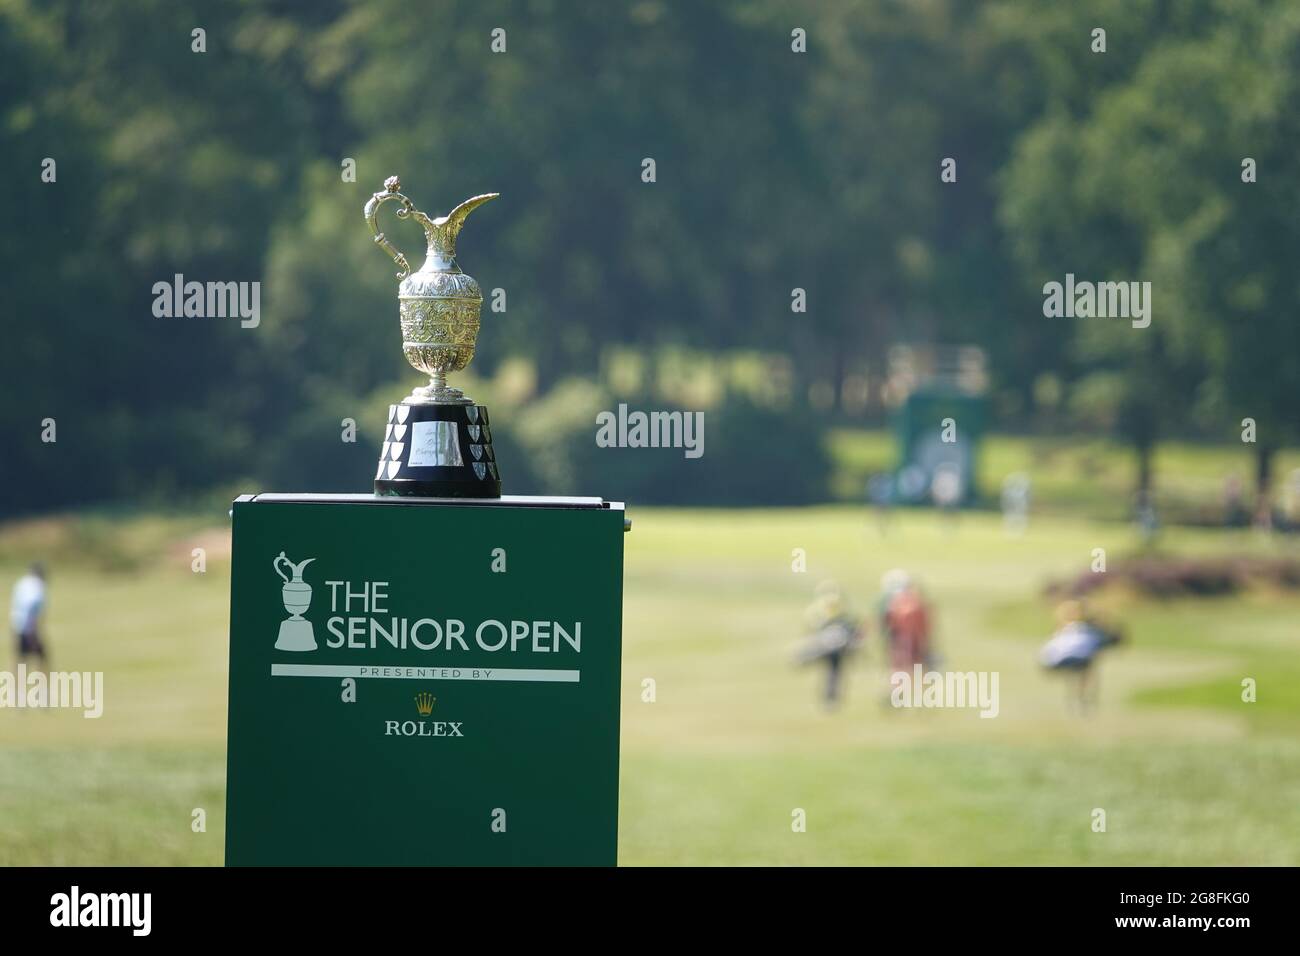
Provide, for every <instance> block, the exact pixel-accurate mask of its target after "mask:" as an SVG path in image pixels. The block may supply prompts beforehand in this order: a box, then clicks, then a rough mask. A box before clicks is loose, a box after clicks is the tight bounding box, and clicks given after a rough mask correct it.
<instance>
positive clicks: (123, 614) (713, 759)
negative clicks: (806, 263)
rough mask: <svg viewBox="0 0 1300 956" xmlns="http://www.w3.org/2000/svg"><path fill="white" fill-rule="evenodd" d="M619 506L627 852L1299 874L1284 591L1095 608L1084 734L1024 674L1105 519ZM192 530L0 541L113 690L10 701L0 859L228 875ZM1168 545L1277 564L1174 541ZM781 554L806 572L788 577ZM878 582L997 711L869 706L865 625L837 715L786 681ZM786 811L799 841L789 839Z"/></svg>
mask: <svg viewBox="0 0 1300 956" xmlns="http://www.w3.org/2000/svg"><path fill="white" fill-rule="evenodd" d="M631 516H632V518H633V521H634V530H633V532H632V534H631V535H629V536H628V537H627V539H626V545H627V562H626V567H627V573H626V593H625V602H624V621H625V623H624V637H625V651H624V671H623V673H624V687H625V694H624V697H623V760H622V808H621V824H620V830H621V835H620V861H621V862H622V863H623V864H625V865H626V864H631V865H637V864H679V863H680V864H690V863H695V864H713V863H742V864H743V863H778V864H785V863H792V864H812V863H817V864H832V863H840V864H885V863H902V864H943V863H951V864H962V863H992V864H1009V863H1031V864H1038V863H1060V864H1066V863H1082V864H1104V863H1115V864H1191V863H1206V864H1258V863H1269V864H1292V865H1294V864H1296V863H1300V733H1298V731H1300V663H1297V656H1296V648H1297V644H1298V643H1300V638H1298V635H1297V625H1296V621H1297V620H1300V615H1298V612H1300V597H1297V596H1295V595H1287V594H1276V593H1269V592H1251V593H1249V594H1246V595H1242V596H1240V597H1236V598H1231V599H1216V600H1199V601H1190V600H1186V601H1176V602H1161V603H1157V602H1151V601H1142V600H1137V599H1135V598H1133V597H1131V596H1127V597H1126V596H1124V595H1108V596H1107V598H1106V601H1107V603H1108V604H1110V605H1111V610H1113V611H1114V612H1116V613H1117V614H1122V616H1123V619H1124V621H1125V622H1126V623H1127V625H1128V627H1129V631H1130V638H1131V640H1130V643H1129V645H1128V646H1127V647H1124V648H1122V649H1120V650H1117V651H1116V652H1114V653H1113V654H1112V655H1111V656H1110V657H1109V658H1106V659H1104V661H1103V664H1102V674H1101V676H1102V701H1101V706H1100V709H1099V712H1098V713H1096V714H1095V715H1093V716H1092V717H1091V718H1089V719H1078V718H1071V717H1069V716H1068V715H1067V714H1066V712H1065V708H1064V695H1063V690H1062V687H1061V686H1060V684H1059V682H1058V681H1056V680H1053V679H1050V678H1048V677H1047V676H1044V675H1043V674H1041V673H1040V672H1039V670H1038V668H1037V667H1036V665H1035V663H1034V655H1035V653H1036V651H1037V648H1038V646H1039V645H1040V644H1041V642H1042V640H1043V639H1044V636H1045V634H1046V633H1047V632H1048V630H1049V629H1050V627H1051V605H1050V603H1049V602H1047V601H1045V600H1043V599H1042V598H1041V597H1039V594H1040V591H1041V586H1042V583H1043V581H1044V580H1045V579H1046V578H1048V577H1051V576H1055V575H1062V574H1066V573H1072V572H1077V571H1079V570H1082V569H1084V568H1086V567H1087V565H1088V562H1089V561H1090V559H1091V552H1092V549H1093V548H1097V547H1104V548H1106V549H1107V551H1108V554H1109V556H1110V559H1111V560H1112V561H1113V560H1114V559H1115V557H1116V556H1118V555H1120V554H1122V553H1123V552H1124V551H1126V550H1127V549H1128V548H1130V547H1131V546H1132V545H1133V540H1132V536H1131V533H1130V532H1129V530H1128V529H1127V528H1126V527H1124V526H1122V525H1103V524H1096V523H1088V522H1084V521H1076V520H1070V519H1055V518H1054V519H1050V520H1049V519H1043V520H1039V521H1037V522H1035V523H1034V524H1033V525H1032V526H1031V528H1030V530H1029V533H1028V534H1027V535H1025V536H1023V537H1020V538H1008V537H1005V536H1004V535H1003V533H1002V530H1001V526H1000V524H999V522H998V520H997V519H996V518H995V517H992V516H987V515H963V516H962V517H961V518H960V519H959V520H958V522H957V523H956V525H955V526H952V527H946V526H944V525H942V524H941V523H940V522H939V521H938V520H937V518H936V517H935V516H934V515H932V514H929V513H916V514H908V515H903V516H901V517H900V518H898V519H897V520H896V521H895V523H894V524H893V526H892V528H891V529H890V530H889V531H888V533H886V534H883V535H882V534H881V532H880V531H879V530H878V529H877V527H876V526H875V524H874V523H873V522H871V521H869V520H868V519H867V518H866V517H865V516H864V515H863V514H862V513H861V512H860V511H859V510H856V509H852V508H847V507H845V508H817V509H805V510H783V511H732V512H724V511H692V512H685V511H665V510H650V509H633V510H632V511H631ZM204 524H205V523H204V522H202V521H195V520H191V519H167V520H164V519H160V518H150V519H134V520H129V521H126V520H123V521H118V520H110V519H99V520H92V519H73V520H68V521H58V522H55V521H46V522H40V523H34V524H24V525H15V526H11V527H10V528H8V529H6V530H5V531H4V532H3V533H0V582H3V583H4V585H5V586H6V587H8V586H9V585H11V583H12V580H13V578H14V576H15V575H16V574H17V573H18V571H19V570H20V569H21V561H22V560H23V559H24V558H25V557H26V556H27V555H29V554H32V553H34V552H36V551H39V552H40V553H41V554H42V555H45V556H47V557H48V558H49V560H50V562H51V565H52V567H53V572H54V575H53V577H52V580H51V612H50V618H49V622H48V623H49V628H48V629H49V633H50V638H51V644H52V649H53V652H54V655H55V666H56V667H61V668H65V669H78V670H103V671H105V673H106V677H105V680H106V689H105V697H106V705H105V714H104V716H103V717H102V718H101V719H99V720H86V719H83V718H82V717H81V716H80V715H79V714H76V713H71V712H31V711H14V710H0V864H3V865H12V864H37V863H53V864H72V863H82V864H130V863H139V864H174V863H195V864H218V863H220V862H221V859H222V841H223V833H222V830H223V808H222V805H223V799H224V794H223V787H224V759H225V757H224V737H225V692H226V668H225V658H226V642H227V634H226V626H227V614H228V608H227V602H228V594H229V576H228V572H229V564H228V542H227V541H226V539H225V536H224V533H222V532H214V531H212V530H210V529H209V530H205V528H204ZM1162 544H1163V546H1164V547H1166V548H1168V549H1170V550H1175V551H1179V552H1186V553H1192V552H1203V553H1240V552H1273V551H1276V550H1280V549H1282V548H1284V547H1286V545H1284V544H1283V543H1281V542H1268V541H1264V540H1260V539H1257V538H1255V537H1253V536H1252V535H1251V534H1249V533H1245V532H1242V533H1235V532H1208V531H1197V532H1182V531H1176V530H1175V531H1169V532H1167V533H1166V534H1165V535H1164V538H1163V542H1162ZM196 546H202V547H205V548H206V549H207V554H208V564H207V571H206V573H204V574H195V573H193V572H192V571H191V570H190V561H191V549H192V548H193V547H196ZM796 548H798V549H803V551H804V552H805V553H806V555H807V567H808V570H807V573H794V572H792V570H791V562H792V552H793V550H794V549H796ZM894 566H901V567H906V568H908V569H910V570H913V571H915V572H917V573H918V574H920V575H921V576H922V578H923V580H924V582H925V584H926V586H927V588H928V590H929V592H930V594H931V596H932V598H933V599H934V601H935V603H936V605H937V612H938V638H939V641H940V643H941V651H942V654H943V658H944V667H945V668H947V669H954V670H963V671H965V670H988V671H997V672H998V673H999V675H1000V698H1001V699H1000V712H999V714H998V716H997V717H996V718H994V719H980V718H979V717H978V716H977V714H976V713H975V712H974V711H934V710H931V711H897V710H892V709H888V708H886V707H883V706H882V701H883V700H884V697H885V676H884V674H883V672H882V669H881V659H880V654H879V645H878V644H877V643H876V640H875V638H876V635H875V634H874V633H873V634H872V637H871V640H870V646H869V649H868V651H867V653H866V654H865V655H860V656H859V657H858V658H856V659H855V660H854V662H853V664H852V667H851V675H850V686H849V697H848V702H847V705H846V706H845V707H844V708H843V709H842V710H841V711H840V712H837V713H834V714H827V713H825V712H823V711H822V710H821V709H820V708H819V707H818V706H817V702H816V690H817V684H818V681H819V679H820V674H819V673H818V672H815V671H813V670H800V669H796V668H794V667H793V666H792V665H791V652H792V650H793V648H794V646H795V644H796V643H797V640H798V636H799V627H800V619H801V612H802V609H803V607H804V605H805V604H806V603H807V601H808V599H809V597H810V595H811V593H812V590H813V588H814V586H815V585H816V583H817V582H818V581H819V580H821V579H823V578H826V577H834V578H836V579H837V580H839V581H841V582H842V583H843V584H844V585H845V586H846V588H847V590H848V591H849V593H850V595H851V596H852V598H853V601H854V603H855V606H856V607H857V609H858V610H860V611H866V610H868V609H869V608H870V606H871V604H872V602H873V600H874V591H875V586H876V584H877V582H878V581H879V578H880V575H881V573H882V572H883V571H885V570H886V569H887V568H889V567H894ZM4 666H5V667H8V666H9V664H8V663H6V664H5V665H4ZM1247 677H1250V678H1254V679H1255V680H1256V681H1257V684H1258V702H1256V703H1253V704H1247V703H1243V702H1242V701H1241V681H1242V679H1243V678H1247ZM646 678H651V679H653V680H654V682H655V685H654V687H655V700H654V702H652V703H651V702H644V701H643V700H642V696H643V690H642V688H643V681H644V680H645V679H646ZM195 808H202V809H204V810H205V811H206V813H207V830H206V832H204V833H195V832H193V830H192V829H191V814H192V811H193V810H194V809H195ZM796 808H799V809H802V810H804V811H805V813H806V816H807V832H804V833H795V832H792V829H791V819H792V812H793V811H794V810H795V809H796ZM1094 808H1101V809H1104V810H1105V811H1106V832H1105V833H1096V832H1093V829H1092V820H1093V817H1092V813H1093V810H1094Z"/></svg>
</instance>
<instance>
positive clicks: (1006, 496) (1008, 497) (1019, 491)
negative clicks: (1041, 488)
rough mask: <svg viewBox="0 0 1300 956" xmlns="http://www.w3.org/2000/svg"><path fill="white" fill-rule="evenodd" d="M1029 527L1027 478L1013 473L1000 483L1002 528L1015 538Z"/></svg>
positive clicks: (1022, 473) (1021, 474)
mask: <svg viewBox="0 0 1300 956" xmlns="http://www.w3.org/2000/svg"><path fill="white" fill-rule="evenodd" d="M1028 526H1029V476H1028V475H1026V474H1025V473H1024V472H1020V471H1017V472H1013V473H1012V474H1010V475H1007V477H1006V478H1005V479H1004V480H1003V482H1002V528H1003V530H1004V531H1006V533H1007V534H1011V535H1016V536H1017V537H1018V536H1020V535H1022V534H1024V533H1025V529H1026V528H1027V527H1028Z"/></svg>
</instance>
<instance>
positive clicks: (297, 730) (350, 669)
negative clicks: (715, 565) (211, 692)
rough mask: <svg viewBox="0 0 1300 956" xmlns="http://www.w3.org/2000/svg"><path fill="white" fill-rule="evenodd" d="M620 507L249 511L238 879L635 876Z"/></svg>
mask: <svg viewBox="0 0 1300 956" xmlns="http://www.w3.org/2000/svg"><path fill="white" fill-rule="evenodd" d="M623 531H624V518H623V508H622V505H621V504H610V503H607V502H603V501H600V500H599V499H593V498H570V499H556V498H502V499H500V500H492V501H474V502H451V501H447V500H436V499H402V498H376V497H372V496H370V495H256V496H246V497H242V498H240V499H239V500H238V501H236V502H235V506H234V557H233V568H232V575H231V612H230V718H229V738H228V753H227V782H226V803H227V811H226V816H227V821H226V862H227V864H231V865H247V864H288V865H322V864H324V865H328V864H348V865H429V864H439V865H496V864H597V865H613V864H614V863H615V862H616V854H617V834H618V739H619V738H618V735H619V665H620V655H621V643H622V629H621V625H622V586H623Z"/></svg>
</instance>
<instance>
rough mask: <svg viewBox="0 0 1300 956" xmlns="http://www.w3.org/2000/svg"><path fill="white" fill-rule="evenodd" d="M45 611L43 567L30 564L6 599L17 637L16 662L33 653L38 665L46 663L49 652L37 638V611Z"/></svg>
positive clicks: (39, 618) (45, 666) (11, 622)
mask: <svg viewBox="0 0 1300 956" xmlns="http://www.w3.org/2000/svg"><path fill="white" fill-rule="evenodd" d="M44 612H45V568H44V567H43V566H42V565H40V564H33V565H32V566H31V568H30V569H29V570H28V572H27V573H26V574H24V575H23V576H22V577H21V578H19V579H18V583H17V584H15V585H14V591H13V597H12V599H11V600H10V602H9V625H10V626H11V627H12V628H13V632H14V637H16V638H17V639H18V662H19V663H22V661H23V660H24V659H25V658H28V657H35V658H36V659H37V660H38V661H39V662H40V666H41V668H42V669H46V668H47V667H48V665H49V655H48V654H47V653H46V651H45V643H44V641H42V640H41V615H42V614H43V613H44Z"/></svg>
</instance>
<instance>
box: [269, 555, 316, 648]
mask: <svg viewBox="0 0 1300 956" xmlns="http://www.w3.org/2000/svg"><path fill="white" fill-rule="evenodd" d="M315 560H316V559H315V558H308V559H307V560H306V561H300V562H298V563H297V564H294V563H293V562H292V561H290V560H289V559H288V558H286V557H285V556H284V552H283V551H281V552H280V553H279V554H278V555H276V558H275V560H274V561H272V562H271V567H272V568H274V569H275V573H276V574H278V575H280V579H281V580H282V581H284V587H282V588H280V599H281V600H282V601H284V609H285V611H286V612H287V613H288V614H289V617H288V619H287V620H284V621H281V622H280V636H279V637H278V638H276V641H275V649H276V650H277V651H314V650H316V633H315V631H313V630H312V626H311V621H308V620H305V619H304V618H303V614H305V613H306V611H307V609H308V608H309V607H311V585H310V584H308V583H307V582H306V581H304V580H303V579H302V569H303V568H305V567H307V565H309V564H311V563H312V562H313V561H315ZM280 565H284V566H285V567H286V568H288V569H289V573H290V574H292V575H293V577H292V579H290V577H289V574H285V573H284V571H282V570H280Z"/></svg>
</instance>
